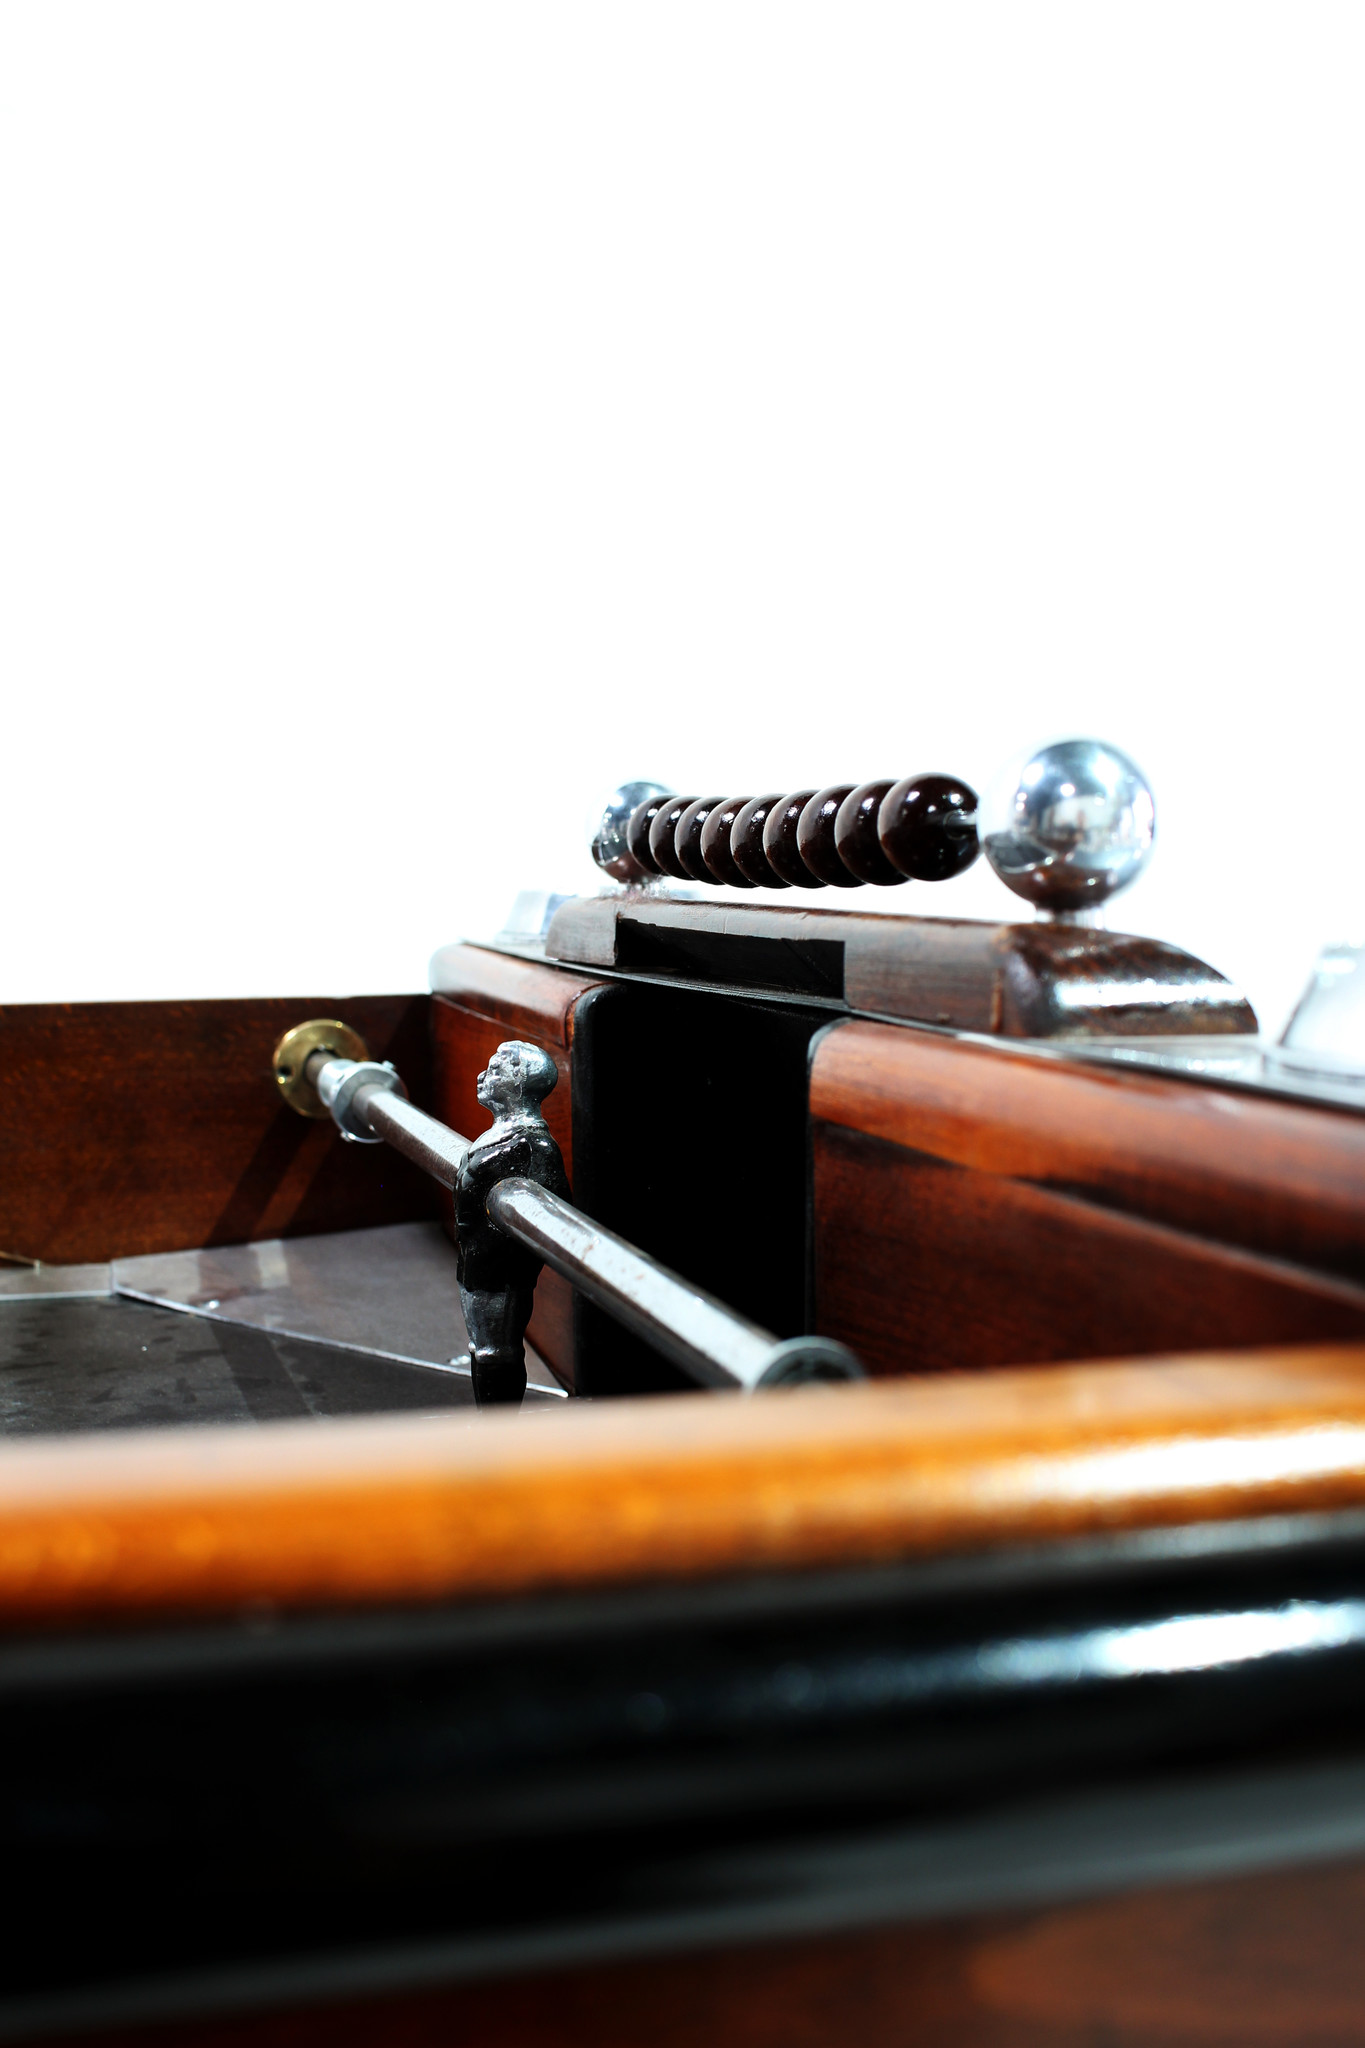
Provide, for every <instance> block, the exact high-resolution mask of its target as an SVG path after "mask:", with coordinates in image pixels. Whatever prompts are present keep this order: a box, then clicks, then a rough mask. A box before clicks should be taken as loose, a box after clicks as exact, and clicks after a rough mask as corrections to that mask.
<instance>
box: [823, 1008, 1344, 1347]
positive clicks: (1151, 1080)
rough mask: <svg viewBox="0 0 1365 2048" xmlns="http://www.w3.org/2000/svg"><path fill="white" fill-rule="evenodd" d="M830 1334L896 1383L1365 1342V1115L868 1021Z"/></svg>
mask: <svg viewBox="0 0 1365 2048" xmlns="http://www.w3.org/2000/svg"><path fill="white" fill-rule="evenodd" d="M811 1116H812V1147H811V1152H812V1177H813V1204H814V1230H813V1246H814V1265H815V1316H816V1324H817V1327H818V1328H819V1329H820V1330H822V1331H823V1332H825V1333H826V1334H828V1335H830V1336H834V1337H838V1338H840V1339H841V1340H842V1341H843V1342H845V1343H847V1344H850V1345H852V1346H853V1348H854V1349H855V1350H856V1351H857V1352H858V1354H859V1356H860V1357H861V1358H862V1359H863V1360H864V1363H865V1364H867V1365H868V1366H869V1368H871V1369H873V1370H875V1371H880V1372H904V1371H925V1370H928V1371H935V1370H938V1371H941V1370H950V1369H953V1368H962V1367H982V1366H992V1365H1000V1364H1005V1363H1007V1362H1008V1363H1019V1362H1023V1361H1025V1360H1029V1359H1033V1360H1038V1361H1047V1360H1054V1359H1065V1358H1076V1357H1084V1356H1095V1355H1097V1354H1103V1353H1105V1352H1112V1353H1114V1354H1115V1355H1118V1354H1130V1353H1134V1352H1143V1351H1149V1352H1160V1351H1165V1350H1170V1349H1172V1348H1175V1347H1177V1346H1181V1347H1183V1346H1190V1347H1200V1348H1203V1347H1216V1346H1221V1345H1237V1344H1267V1343H1275V1342H1292V1341H1294V1340H1296V1339H1297V1340H1310V1339H1319V1340H1325V1339H1330V1338H1350V1337H1359V1336H1365V1119H1361V1118H1358V1117H1354V1116H1351V1115H1349V1114H1342V1113H1338V1112H1335V1111H1332V1110H1319V1109H1310V1108H1306V1107H1305V1108H1301V1107H1299V1106H1297V1105H1294V1104H1288V1103H1279V1102H1274V1101H1270V1100H1263V1099H1257V1098H1254V1097H1250V1096H1245V1095H1237V1094H1234V1093H1232V1092H1230V1091H1223V1090H1219V1089H1215V1088H1204V1087H1198V1086H1192V1085H1190V1084H1189V1083H1185V1082H1178V1081H1166V1080H1163V1079H1160V1078H1155V1077H1150V1076H1139V1075H1135V1074H1132V1073H1116V1072H1108V1071H1106V1070H1103V1069H1095V1068H1082V1067H1075V1066H1067V1065H1063V1064H1060V1063H1058V1064H1053V1063H1050V1062H1049V1063H1044V1062H1042V1061H1038V1060H1026V1059H1020V1058H1014V1059H1011V1058H1010V1057H1008V1056H1007V1055H1003V1054H1001V1053H997V1052H994V1051H986V1050H984V1049H981V1048H976V1047H971V1046H964V1045H961V1044H957V1043H953V1042H952V1041H948V1040H943V1039H937V1038H934V1037H931V1036H928V1035H923V1034H919V1033H915V1032H907V1031H897V1030H895V1029H894V1028H889V1027H886V1026H879V1025H872V1024H865V1023H861V1022H859V1023H851V1024H847V1025H842V1026H840V1027H839V1028H838V1029H836V1030H834V1031H832V1032H830V1033H828V1034H827V1035H826V1036H825V1037H824V1038H823V1039H822V1040H821V1041H820V1043H819V1045H818V1047H817V1050H816V1054H815V1059H814V1063H813V1068H812V1079H811Z"/></svg>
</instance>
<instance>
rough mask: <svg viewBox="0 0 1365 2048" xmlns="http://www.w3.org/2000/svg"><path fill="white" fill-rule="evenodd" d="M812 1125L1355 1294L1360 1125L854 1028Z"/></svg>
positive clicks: (817, 1073) (1363, 1220)
mask: <svg viewBox="0 0 1365 2048" xmlns="http://www.w3.org/2000/svg"><path fill="white" fill-rule="evenodd" d="M810 1108H811V1116H812V1118H813V1119H815V1120H816V1121H819V1122H824V1123H830V1124H840V1125H843V1126H844V1127H845V1128H846V1129H849V1130H854V1131H866V1132H869V1133H871V1134H873V1135H875V1136H877V1137H879V1138H882V1139H885V1140H887V1141H889V1142H890V1143H891V1144H894V1145H900V1146H904V1147H906V1148H907V1149H909V1150H912V1151H915V1152H918V1153H921V1154H922V1155H924V1156H925V1157H926V1158H932V1159H938V1160H942V1161H944V1162H946V1163H949V1164H951V1165H954V1166H964V1167H971V1168H973V1169H975V1170H976V1171H978V1172H981V1173H990V1174H999V1175H1004V1176H1007V1177H1008V1178H1009V1179H1012V1180H1020V1181H1029V1182H1033V1183H1035V1184H1037V1185H1039V1186H1043V1187H1051V1188H1054V1189H1057V1190H1060V1191H1063V1192H1068V1193H1071V1194H1076V1195H1081V1196H1083V1197H1084V1198H1085V1199H1087V1200H1090V1201H1093V1202H1096V1203H1100V1204H1105V1205H1108V1206H1110V1207H1114V1208H1118V1209H1122V1210H1124V1211H1126V1212H1127V1213H1128V1214H1130V1215H1135V1216H1146V1217H1148V1218H1150V1219H1151V1220H1152V1221H1153V1222H1158V1223H1168V1224H1171V1225H1173V1226H1174V1227H1175V1228H1176V1229H1180V1230H1186V1231H1192V1232H1195V1233H1198V1234H1200V1235H1204V1236H1207V1237H1210V1238H1213V1239H1216V1240H1217V1241H1218V1242H1219V1243H1222V1244H1236V1245H1242V1246H1244V1247H1245V1248H1247V1249H1248V1250H1252V1251H1262V1252H1267V1253H1269V1254H1271V1255H1272V1256H1274V1257H1278V1258H1283V1259H1290V1260H1295V1261H1298V1262H1301V1263H1302V1264H1303V1265H1305V1266H1307V1267H1311V1268H1314V1269H1316V1270H1318V1271H1322V1272H1335V1273H1339V1274H1340V1275H1341V1276H1342V1277H1343V1278H1344V1279H1347V1280H1352V1281H1356V1282H1358V1283H1361V1284H1362V1285H1365V1117H1361V1116H1358V1115H1356V1114H1354V1113H1353V1112H1351V1111H1346V1110H1335V1109H1329V1108H1317V1107H1312V1108H1310V1107H1307V1106H1303V1107H1300V1106H1299V1105H1298V1104H1295V1103H1286V1102H1276V1101H1273V1100H1269V1099H1264V1098H1258V1097H1255V1096H1250V1095H1243V1094H1239V1093H1236V1092H1235V1091H1233V1090H1231V1089H1221V1088H1211V1087H1201V1086H1198V1085H1196V1084H1192V1083H1190V1082H1187V1081H1173V1080H1172V1081H1168V1080H1164V1079H1162V1078H1160V1077H1158V1076H1154V1075H1148V1074H1137V1073H1134V1072H1133V1071H1132V1070H1131V1069H1129V1070H1125V1071H1123V1072H1118V1071H1114V1070H1109V1069H1105V1068H1098V1067H1090V1066H1085V1067H1083V1066H1080V1065H1068V1064H1066V1063H1064V1062H1062V1061H1056V1062H1054V1061H1050V1060H1049V1061H1043V1060H1038V1059H1029V1058H1027V1057H1021V1056H1019V1055H1014V1056H1013V1057H1011V1055H1010V1054H1009V1053H1008V1052H1007V1051H1005V1050H1003V1049H1002V1050H1000V1051H997V1050H995V1049H994V1048H987V1047H983V1046H971V1045H963V1044H961V1043H959V1042H957V1041H954V1040H952V1039H945V1038H938V1037H934V1036H932V1035H930V1034H929V1033H925V1032H915V1031H902V1030H898V1029H897V1028H896V1027H895V1026H894V1025H884V1024H870V1023H866V1022H863V1021H861V1020H859V1021H854V1022H850V1023H848V1024H844V1025H841V1026H840V1027H839V1029H838V1030H837V1031H831V1032H829V1033H828V1034H827V1035H826V1036H825V1037H824V1038H823V1039H822V1040H821V1042H820V1044H819V1046H818V1048H817V1051H816V1057H815V1060H814V1063H813V1066H812V1070H811V1099H810Z"/></svg>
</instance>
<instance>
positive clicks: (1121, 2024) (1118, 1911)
mask: <svg viewBox="0 0 1365 2048" xmlns="http://www.w3.org/2000/svg"><path fill="white" fill-rule="evenodd" d="M1362 1923H1365V1865H1362V1864H1361V1863H1359V1862H1355V1861H1352V1862H1347V1863H1341V1864H1335V1865H1325V1866H1315V1867H1309V1868H1306V1869H1297V1870H1277V1871H1269V1872H1260V1873H1257V1874H1255V1875H1252V1876H1244V1877H1234V1878H1222V1879H1218V1880H1214V1881H1211V1882H1204V1883H1197V1884H1184V1885H1166V1886H1162V1887H1160V1888H1156V1889H1153V1890H1151V1891H1142V1892H1131V1893H1125V1894H1120V1895H1119V1896H1116V1897H1110V1898H1102V1899H1097V1900H1096V1899H1091V1900H1085V1901H1081V1902H1076V1903H1067V1904H1063V1905H1054V1906H1048V1907H1044V1908H1041V1909H1035V1910H1033V1911H1029V1912H1022V1913H1009V1914H999V1913H997V1914H991V1915H983V1916H981V1917H979V1918H976V1919H959V1920H950V1921H940V1922H929V1923H923V1924H918V1925H912V1926H901V1927H889V1928H875V1929H866V1930H859V1931H858V1932H856V1933H849V1934H834V1935H819V1936H816V1935H805V1936H803V1937H802V1938H801V1940H800V1941H792V1942H765V1943H762V1944H756V1943H745V1944H744V1945H742V1946H739V1945H737V1946H735V1947H734V1948H723V1949H708V1950H704V1951H702V1952H700V1953H697V1954H685V1955H665V1956H650V1957H645V1958H641V1959H640V1960H638V1961H630V1962H617V1963H610V1964H599V1965H596V1966H594V1967H590V1968H580V1969H576V1970H575V1969H569V1970H565V1969H560V1970H554V1971H549V1972H546V1973H544V1974H541V1975H534V1976H529V1977H523V1978H520V1979H512V1980H510V1981H509V1980H503V1981H501V1982H492V1983H476V1984H455V1985H445V1986H440V1987H438V1988H436V1989H427V1990H422V1991H410V1992H406V1993H399V1994H397V1995H393V1994H390V1995H388V1996H382V1997H360V1998H357V1997H352V1998H349V1999H347V2000H346V2001H345V2002H344V2003H341V2002H337V2003H325V2004H324V2003H318V2004H313V2005H307V2006H302V2007H299V2008H296V2009H291V2010H289V2011H285V2012H274V2013H269V2012H267V2013H254V2012H253V2013H243V2014H234V2015H230V2016H215V2017H213V2018H208V2019H201V2020H195V2021H188V2022H181V2023H179V2024H176V2023H171V2024H169V2025H155V2026H145V2027H136V2028H119V2029H118V2030H117V2031H112V2032H104V2031H101V2032H100V2033H99V2034H98V2035H67V2036H64V2037H62V2041H57V2040H53V2041H52V2043H51V2048H63V2043H65V2048H75V2043H76V2041H77V2040H81V2041H89V2042H91V2043H92V2044H93V2043H94V2042H95V2041H98V2042H100V2043H103V2044H104V2048H158V2044H166V2048H169V2044H172V2043H174V2044H178V2048H241V2044H244V2043H247V2042H250V2043H251V2044H252V2048H324V2044H325V2048H381V2044H382V2048H447V2044H449V2043H458V2044H459V2048H641V2044H642V2043H645V2042H648V2043H649V2044H650V2048H696V2044H697V2043H698V2042H708V2043H714V2044H715V2048H847V2044H849V2043H857V2044H858V2048H1099V2044H1103V2048H1218V2044H1222V2048H1251V2044H1256V2048H1357V2044H1358V2043H1359V2042H1360V2041H1361V2040H1365V1941H1362V1940H1361V1927H1362ZM45 2038H46V2037H45Z"/></svg>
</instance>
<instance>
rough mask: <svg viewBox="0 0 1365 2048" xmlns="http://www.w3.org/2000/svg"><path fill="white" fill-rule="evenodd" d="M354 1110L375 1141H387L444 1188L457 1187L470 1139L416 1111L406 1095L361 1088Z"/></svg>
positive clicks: (384, 1090) (357, 1094) (358, 1091)
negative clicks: (364, 1122)
mask: <svg viewBox="0 0 1365 2048" xmlns="http://www.w3.org/2000/svg"><path fill="white" fill-rule="evenodd" d="M355 1107H356V1113H357V1114H358V1115H359V1116H362V1117H363V1118H364V1119H365V1121H366V1123H367V1124H368V1125H369V1127H370V1129H371V1130H372V1131H373V1132H374V1134H375V1136H376V1138H384V1139H385V1140H387V1142H388V1143H389V1144H390V1145H392V1146H393V1149H394V1151H395V1152H401V1153H402V1154H403V1157H404V1158H405V1159H410V1160H411V1161H412V1163H413V1165H414V1166H420V1167H421V1169H422V1171H423V1172H424V1173H429V1174H430V1175H431V1177H432V1179H433V1180H438V1181H440V1183H441V1185H442V1187H446V1188H453V1187H454V1185H455V1182H456V1179H457V1177H458V1175H459V1171H460V1167H461V1165H462V1164H463V1162H464V1156H465V1153H466V1152H467V1151H468V1150H469V1140H468V1138H462V1137H461V1136H460V1134H459V1132H458V1131H452V1130H450V1129H449V1128H448V1127H447V1126H446V1125H445V1124H441V1123H437V1121H436V1119H435V1117H434V1116H427V1115H426V1113H425V1112H424V1111H423V1110H420V1109H414V1108H413V1106H412V1104H411V1103H410V1102H409V1101H408V1099H407V1097H406V1095H395V1094H394V1093H393V1091H392V1089H388V1088H358V1089H357V1090H356V1095H355Z"/></svg>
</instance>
